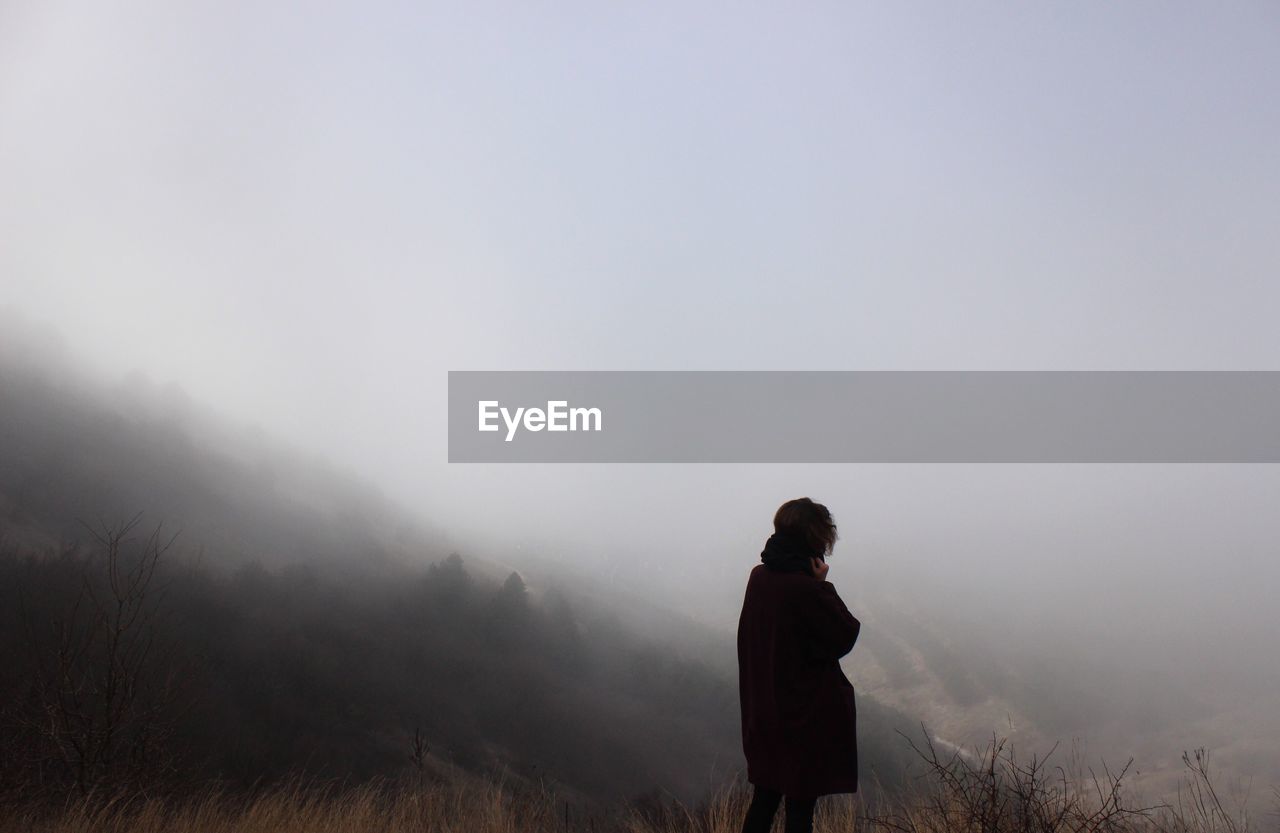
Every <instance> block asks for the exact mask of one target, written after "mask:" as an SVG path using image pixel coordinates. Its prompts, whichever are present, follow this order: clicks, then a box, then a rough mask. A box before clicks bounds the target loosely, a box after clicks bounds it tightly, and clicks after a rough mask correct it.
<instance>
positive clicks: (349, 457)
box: [0, 0, 1280, 661]
mask: <svg viewBox="0 0 1280 833" xmlns="http://www.w3.org/2000/svg"><path fill="white" fill-rule="evenodd" d="M1276 78H1280V7H1277V6H1276V5H1275V4H1274V3H1233V4H1226V5H1223V4H1191V3H1154V2H1152V3H1145V2H1134V3H1124V4H1112V3H1083V4H988V3H970V4H963V5H957V4H950V3H880V4H872V3H842V4H836V3H804V4H782V3H774V4H761V3H734V4H729V3H646V4H599V3H591V4H588V3H573V2H562V3H555V4H518V3H483V2H481V3H468V4H454V5H449V6H445V5H436V4H429V3H412V4H410V3H404V4H397V3H378V2H364V3H340V2H335V3H323V4H305V5H296V4H281V3H272V2H253V3H240V2H227V1H225V0H224V2H218V3H189V2H177V3H173V2H169V3H158V2H156V3H134V2H121V3H116V4H110V5H106V4H91V3H82V4H77V3H63V2H57V0H42V2H12V0H10V1H9V2H3V1H0V183H3V185H2V187H0V304H6V305H11V306H13V307H15V308H17V309H19V310H21V311H22V312H23V313H24V314H26V315H28V316H31V317H34V318H36V319H39V320H42V321H46V322H48V324H49V326H50V327H51V328H53V329H56V330H58V331H59V332H60V333H61V334H62V336H63V338H64V339H65V341H66V342H67V344H68V346H69V348H70V349H71V350H72V352H74V353H77V354H80V355H82V356H84V357H85V359H86V361H88V362H90V363H91V364H92V366H93V367H94V368H95V369H96V372H98V373H101V374H103V375H104V376H108V377H109V376H122V375H124V374H126V373H129V372H131V371H141V372H143V373H145V374H147V375H148V376H150V377H151V378H153V379H155V380H157V381H162V382H163V381H176V382H178V383H179V384H181V385H182V387H183V389H184V390H186V391H187V392H188V393H189V394H190V395H191V396H192V397H193V398H194V399H196V400H197V401H200V402H203V403H206V404H208V405H209V406H210V407H212V408H214V409H216V410H217V411H219V412H221V413H223V414H225V415H227V416H229V417H231V418H233V419H237V420H244V421H248V422H252V423H256V424H259V425H261V426H262V427H263V428H264V429H265V430H266V431H268V432H270V433H271V434H274V435H276V436H279V437H281V438H283V439H285V440H287V441H288V442H290V443H292V444H294V445H296V446H299V447H302V448H306V449H311V450H314V451H316V452H318V453H321V454H324V455H326V456H328V457H329V458H330V459H332V460H334V461H336V462H337V463H339V464H341V465H343V466H346V467H348V468H349V469H350V470H352V471H354V472H357V473H359V474H360V475H361V476H364V477H367V478H369V479H370V480H372V481H374V482H376V483H378V484H379V485H380V486H381V487H382V488H383V489H384V490H386V492H387V493H388V494H390V495H392V496H393V497H394V498H395V499H397V500H399V501H401V502H403V503H404V504H405V505H406V506H409V507H410V508H411V509H412V510H413V511H415V512H418V513H420V514H421V516H422V517H424V518H427V519H429V520H431V521H432V522H433V523H436V524H438V525H440V526H442V527H444V528H446V529H448V530H450V531H451V533H453V534H456V535H457V537H458V538H459V540H463V541H471V542H474V546H475V547H476V548H477V549H478V550H482V549H485V548H488V549H489V551H490V552H498V553H501V554H503V555H504V557H505V556H506V555H508V554H510V555H512V557H516V556H518V555H519V553H522V552H525V553H535V554H538V555H539V556H541V557H548V558H552V559H558V560H560V561H562V562H563V563H566V564H569V565H572V566H573V567H574V568H575V569H581V570H583V571H587V572H591V573H592V574H599V575H604V576H608V577H613V578H614V580H616V581H618V582H619V583H620V584H623V583H627V584H632V585H634V586H638V587H646V588H652V590H653V592H655V593H657V594H660V595H661V594H667V595H666V598H667V599H669V600H670V602H671V603H672V604H678V605H684V606H687V607H688V608H689V609H690V612H692V613H694V614H697V615H700V616H701V617H703V618H705V619H708V620H710V621H715V622H719V623H721V624H725V623H728V624H731V622H732V619H731V617H732V614H733V605H734V604H735V602H736V600H737V599H740V594H741V578H742V575H743V572H744V570H745V569H747V568H748V567H749V565H750V564H752V563H754V561H755V558H756V553H758V551H759V545H760V543H761V542H762V541H763V538H764V537H765V536H766V535H767V534H768V531H769V518H770V517H771V515H772V512H773V509H774V508H775V507H776V506H777V505H778V504H779V503H781V502H782V501H783V500H785V499H789V498H792V497H796V496H798V495H801V494H808V495H811V496H813V497H814V498H815V499H819V500H823V501H825V502H826V503H828V505H830V506H831V507H832V509H833V511H834V512H835V514H836V517H837V520H838V521H839V522H840V523H841V525H842V529H843V530H844V536H843V540H842V543H841V545H840V548H838V549H837V555H836V560H834V561H833V564H835V567H834V568H833V571H832V578H833V580H835V581H837V583H839V582H840V581H845V582H857V581H859V580H860V578H859V576H860V575H861V576H865V577H866V580H869V581H874V577H876V576H879V577H882V578H884V580H889V578H891V577H896V578H897V580H899V581H900V582H911V581H914V580H916V579H920V580H926V579H927V580H930V581H934V582H938V583H940V584H941V585H943V586H945V587H949V588H951V591H952V592H953V593H954V599H955V600H956V601H955V602H954V603H955V604H957V605H961V606H967V607H969V608H970V609H971V610H981V609H984V608H985V607H989V606H991V605H992V604H995V603H997V602H998V601H999V600H1000V599H1002V598H1008V597H1010V596H1014V597H1017V598H1018V599H1022V600H1027V599H1032V600H1033V602H1032V601H1027V602H1020V604H1023V603H1025V604H1027V605H1029V607H1028V609H1035V610H1037V611H1040V612H1041V613H1043V614H1044V615H1049V616H1052V617H1058V618H1057V619H1054V621H1068V620H1070V621H1076V620H1077V619H1079V618H1085V619H1088V620H1089V621H1090V622H1092V624H1087V623H1085V624H1080V623H1077V624H1079V627H1080V628H1081V629H1080V631H1079V633H1080V639H1082V640H1086V639H1098V640H1102V641H1105V639H1106V636H1107V634H1110V633H1114V632H1115V630H1116V628H1117V623H1120V624H1127V623H1133V622H1141V623H1142V627H1143V628H1144V629H1143V630H1142V634H1144V636H1143V639H1142V640H1141V643H1140V644H1135V646H1134V647H1133V650H1132V652H1133V653H1134V654H1135V655H1136V654H1138V653H1140V652H1148V653H1149V652H1156V653H1157V654H1159V655H1160V656H1162V657H1165V658H1166V659H1169V661H1173V660H1174V659H1176V657H1177V656H1178V652H1179V650H1185V647H1186V645H1187V644H1188V643H1186V642H1180V641H1179V640H1182V639H1192V638H1194V640H1196V641H1195V642H1194V643H1193V644H1194V645H1195V646H1198V649H1200V650H1204V651H1210V650H1213V651H1219V650H1231V649H1233V648H1232V646H1235V647H1234V650H1237V651H1240V652H1243V651H1244V650H1245V646H1255V645H1257V646H1261V645H1263V644H1266V642H1267V640H1268V639H1269V636H1268V634H1270V633H1271V632H1272V631H1273V628H1274V627H1275V626H1276V622H1275V621H1274V618H1273V617H1272V614H1270V613H1268V612H1267V611H1268V610H1269V609H1270V607H1271V605H1270V603H1269V602H1270V600H1271V598H1272V595H1273V594H1272V593H1271V592H1270V591H1269V590H1268V588H1273V587H1274V586H1275V583H1276V581H1280V567H1277V566H1275V564H1274V563H1273V562H1275V559H1274V557H1273V556H1274V550H1275V541H1276V540H1278V538H1277V533H1280V521H1276V520H1273V519H1272V518H1271V515H1272V514H1273V513H1272V512H1271V507H1273V506H1274V505H1275V504H1276V502H1277V500H1276V499H1277V498H1278V497H1280V473H1277V471H1276V469H1275V467H1267V466H1236V467H1230V466H1223V467H1215V466H1129V467H1121V466H1032V467H1028V466H809V467H799V466H568V465H565V466H521V467H511V466H482V465H476V466H460V465H453V466H450V465H448V464H447V463H446V454H447V449H446V435H445V429H446V425H445V386H446V373H447V371H449V370H488V369H494V370H499V369H502V370H505V369H513V370H522V369H528V370H538V369H599V370H608V369H619V370H622V369H707V370H721V369H724V370H736V369H759V370H771V369H806V370H808V369H879V370H900V369H931V370H963V369H985V370H1002V369H1048V370H1055V369H1063V370H1065V369H1071V370H1107V369H1271V370H1276V369H1280V336H1278V335H1277V333H1278V332H1280V330H1277V328H1276V325H1275V320H1276V312H1277V309H1278V308H1280V280H1277V272H1278V269H1280V235H1277V234H1276V233H1275V229H1276V228H1278V227H1280V141H1277V136H1278V135H1280V96H1278V95H1276V86H1275V80H1274V79H1276ZM845 554H847V556H846V560H845V561H844V562H843V564H842V563H841V562H840V560H839V558H840V557H841V556H842V555H845ZM842 570H843V571H844V573H843V577H842V574H841V571H842ZM1046 587H1048V588H1052V589H1051V590H1049V591H1048V592H1041V591H1042V590H1043V588H1046ZM1081 598H1085V599H1087V600H1088V603H1089V605H1090V611H1091V612H1090V614H1089V616H1087V617H1077V616H1076V615H1075V614H1076V613H1077V612H1078V609H1079V605H1080V600H1081ZM1018 609H1022V608H1018ZM1188 609H1197V610H1200V611H1202V612H1203V613H1204V614H1205V615H1204V616H1203V617H1196V616H1186V615H1184V614H1185V612H1186V611H1187V610H1188ZM1117 650H1121V648H1117ZM1125 650H1127V649H1125Z"/></svg>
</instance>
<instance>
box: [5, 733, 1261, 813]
mask: <svg viewBox="0 0 1280 833" xmlns="http://www.w3.org/2000/svg"><path fill="white" fill-rule="evenodd" d="M912 748H913V749H914V750H915V751H916V753H917V755H918V756H919V758H920V760H921V762H922V765H923V766H922V771H920V772H918V773H916V776H917V777H916V778H915V780H914V782H913V786H912V787H911V788H910V789H909V790H908V791H907V792H906V793H905V794H899V795H896V796H889V795H887V794H886V793H885V792H884V791H882V790H875V789H872V790H868V791H867V792H869V793H870V795H869V796H864V795H861V794H860V795H858V796H830V797H827V798H824V799H823V800H822V801H821V802H819V807H818V817H817V824H816V830H817V831H818V833H835V832H836V831H867V832H868V833H871V831H876V833H1263V831H1264V830H1266V829H1270V828H1263V827H1261V826H1259V824H1258V823H1257V820H1255V819H1254V818H1252V817H1250V815H1249V813H1248V811H1247V809H1246V805H1245V804H1244V803H1243V802H1241V803H1233V801H1232V800H1231V799H1230V798H1228V796H1227V795H1224V793H1223V792H1222V791H1221V790H1220V788H1219V787H1218V786H1217V785H1215V783H1214V779H1213V778H1212V777H1211V775H1210V769H1209V758H1208V755H1207V754H1206V753H1204V752H1203V751H1197V752H1195V753H1192V754H1188V755H1185V756H1184V759H1183V760H1184V763H1185V764H1186V771H1185V773H1184V774H1185V778H1184V781H1183V786H1182V788H1181V789H1180V790H1179V791H1178V792H1177V795H1176V796H1174V797H1173V798H1172V799H1171V800H1169V801H1165V802H1161V803H1155V804H1143V803H1142V802H1141V801H1140V799H1138V798H1137V797H1135V796H1133V795H1131V794H1130V791H1129V789H1128V788H1127V785H1126V783H1125V779H1126V777H1127V775H1128V771H1129V768H1128V766H1125V767H1123V768H1121V769H1119V770H1118V771H1116V770H1112V769H1109V768H1106V767H1105V766H1104V767H1103V768H1102V772H1101V773H1098V772H1097V771H1095V770H1093V769H1091V768H1089V767H1085V766H1083V765H1081V764H1080V763H1079V762H1078V761H1075V762H1073V763H1071V764H1068V765H1065V766H1063V765H1056V764H1055V765H1050V764H1049V763H1048V761H1049V760H1050V758H1051V756H1052V752H1051V753H1050V755H1049V756H1045V757H1035V758H1031V759H1029V760H1020V759H1019V758H1018V757H1017V756H1016V755H1015V754H1014V752H1013V751H1012V749H1010V748H1009V747H1007V746H1006V744H1005V742H1004V741H1002V740H999V739H993V740H992V742H991V743H990V744H989V745H988V747H987V749H986V750H974V751H972V752H966V751H959V750H956V751H953V752H950V753H947V754H942V753H940V752H939V750H938V749H936V748H935V747H934V746H933V745H932V744H931V743H930V741H929V739H928V737H927V735H926V737H925V740H924V742H923V743H921V744H919V745H916V744H915V743H914V742H913V743H912ZM749 797H750V794H749V786H748V785H745V784H742V783H736V784H729V785H726V786H725V787H723V788H722V789H721V790H720V791H719V792H718V793H717V794H716V795H714V796H712V797H711V798H710V799H709V800H707V801H706V802H704V803H703V804H701V805H698V806H696V807H687V806H683V805H681V804H679V803H676V802H671V801H662V800H658V799H652V800H646V801H640V802H636V803H632V804H628V805H624V806H618V807H615V808H613V809H611V810H608V811H596V812H594V813H592V812H589V811H586V810H583V809H582V807H581V805H575V804H572V803H571V802H568V801H565V800H562V799H561V798H560V797H559V796H557V795H556V794H555V793H554V792H553V791H550V790H544V789H538V788H536V787H529V786H524V785H511V784H504V783H499V782H494V781H482V780H477V779H473V778H468V779H459V780H453V781H449V782H436V783H429V784H411V783H395V782H374V783H367V784H364V785H361V786H354V787H345V788H338V787H332V786H328V787H326V786H323V785H306V784H302V783H295V784H293V785H288V786H282V787H277V788H274V789H271V790H267V791H264V792H261V793H259V794H256V795H237V794H232V793H227V792H222V791H219V790H217V789H209V790H206V791H204V792H197V793H194V794H187V795H186V797H184V798H180V799H173V798H171V799H162V798H154V797H147V796H145V795H136V794H135V795H132V796H129V797H120V798H116V799H111V800H107V799H103V798H101V797H95V796H88V797H77V798H74V799H70V800H67V801H64V802H61V803H50V802H48V801H45V802H43V803H41V804H28V805H26V806H23V804H22V803H21V801H16V802H15V801H10V802H7V803H6V806H5V807H4V808H2V809H0V833H90V832H91V831H92V833H125V831H130V833H133V832H134V831H136V833H162V831H163V833H304V831H305V833H363V831H380V833H409V831H414V833H421V831H433V832H434V833H572V831H590V832H591V833H596V832H597V831H599V833H605V832H606V831H616V832H617V833H737V831H738V830H739V827H740V825H741V819H742V816H743V813H744V812H745V809H746V805H747V802H748V800H749ZM868 798H869V799H870V800H867V799H868ZM1276 798H1277V799H1278V800H1280V792H1278V793H1276ZM872 808H874V809H872ZM776 829H779V830H780V829H781V813H779V819H778V827H777V828H776Z"/></svg>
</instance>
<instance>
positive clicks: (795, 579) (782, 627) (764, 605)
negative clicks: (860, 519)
mask: <svg viewBox="0 0 1280 833" xmlns="http://www.w3.org/2000/svg"><path fill="white" fill-rule="evenodd" d="M860 628H861V623H859V622H858V620H857V619H855V618H854V617H853V614H851V613H850V612H849V609H848V608H847V607H845V604H844V602H843V601H842V600H841V599H840V595H839V594H838V593H836V588H835V587H834V586H833V585H832V584H831V583H829V582H826V581H819V580H818V579H816V578H814V577H813V576H811V575H809V574H808V573H805V572H778V571H776V570H773V569H770V568H769V567H767V566H765V565H764V564H760V565H758V566H756V568H755V569H753V570H752V571H751V578H750V579H749V580H748V581H747V592H746V598H744V599H743V602H742V616H741V618H740V619H739V620H738V694H739V697H740V699H741V703H742V749H743V751H744V752H745V753H746V756H747V780H748V781H750V782H751V783H752V784H755V785H757V786H760V787H766V788H769V789H773V790H777V791H778V792H781V793H782V794H783V795H786V796H791V797H795V798H810V797H814V796H819V795H827V794H828V793H846V792H856V791H857V789H858V747H857V736H856V729H855V721H856V712H855V708H854V700H853V686H852V685H851V684H850V683H849V680H848V678H847V677H845V675H844V672H843V671H841V670H840V657H842V656H844V655H845V654H847V653H849V651H850V650H852V649H853V643H854V642H855V641H856V640H857V638H858V631H859V629H860Z"/></svg>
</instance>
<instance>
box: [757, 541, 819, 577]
mask: <svg viewBox="0 0 1280 833" xmlns="http://www.w3.org/2000/svg"><path fill="white" fill-rule="evenodd" d="M820 557H821V556H820V555H819V554H818V553H817V552H815V551H814V549H813V548H812V547H810V546H809V545H808V544H806V543H805V542H804V541H802V540H801V539H799V538H797V537H795V536H793V535H788V534H786V533H784V532H775V533H773V534H772V535H770V536H769V540H768V541H765V542H764V552H762V553H760V560H761V561H763V562H764V565H765V566H766V567H768V568H769V569H770V570H776V571H777V572H779V573H808V574H809V575H813V564H812V563H811V562H810V561H809V559H811V558H820Z"/></svg>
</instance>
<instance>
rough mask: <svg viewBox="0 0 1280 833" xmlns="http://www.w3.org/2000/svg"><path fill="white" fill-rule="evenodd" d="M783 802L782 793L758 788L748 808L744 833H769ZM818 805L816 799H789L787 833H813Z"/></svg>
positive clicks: (752, 795) (744, 822)
mask: <svg viewBox="0 0 1280 833" xmlns="http://www.w3.org/2000/svg"><path fill="white" fill-rule="evenodd" d="M781 802H782V793H780V792H775V791H774V790H767V789H764V788H763V787H756V788H755V789H754V791H753V792H752V794H751V806H750V807H748V808H747V817H746V818H745V819H744V820H743V822H742V833H769V829H770V828H771V827H773V816H774V814H775V813H777V812H778V804H780V803H781ZM817 805H818V799H816V798H790V797H788V798H787V806H786V809H785V811H784V812H785V813H786V814H787V815H786V819H787V823H786V828H785V829H786V831H787V833H812V830H813V811H814V808H815V807H817Z"/></svg>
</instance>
